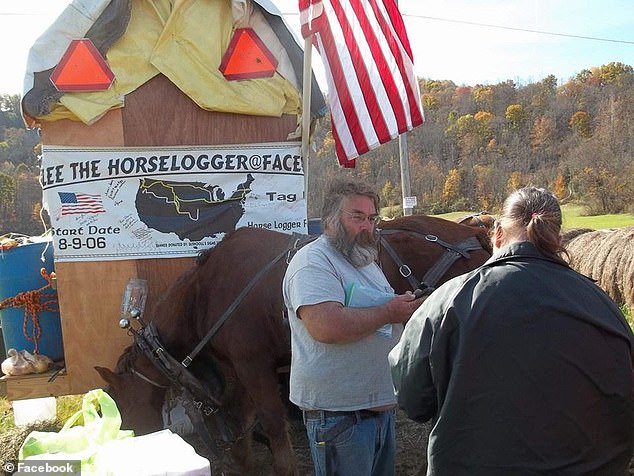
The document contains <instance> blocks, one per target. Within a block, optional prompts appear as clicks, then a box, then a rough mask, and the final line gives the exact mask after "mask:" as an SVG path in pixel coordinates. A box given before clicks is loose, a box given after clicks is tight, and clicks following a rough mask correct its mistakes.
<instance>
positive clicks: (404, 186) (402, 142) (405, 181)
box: [396, 0, 416, 216]
mask: <svg viewBox="0 0 634 476" xmlns="http://www.w3.org/2000/svg"><path fill="white" fill-rule="evenodd" d="M396 6H397V7H398V0H396ZM398 155H399V159H400V160H399V161H400V164H401V199H402V200H401V204H402V205H403V215H404V216H408V215H411V214H412V208H414V205H416V197H412V196H411V188H410V180H409V151H408V148H407V133H405V134H400V135H399V136H398Z"/></svg>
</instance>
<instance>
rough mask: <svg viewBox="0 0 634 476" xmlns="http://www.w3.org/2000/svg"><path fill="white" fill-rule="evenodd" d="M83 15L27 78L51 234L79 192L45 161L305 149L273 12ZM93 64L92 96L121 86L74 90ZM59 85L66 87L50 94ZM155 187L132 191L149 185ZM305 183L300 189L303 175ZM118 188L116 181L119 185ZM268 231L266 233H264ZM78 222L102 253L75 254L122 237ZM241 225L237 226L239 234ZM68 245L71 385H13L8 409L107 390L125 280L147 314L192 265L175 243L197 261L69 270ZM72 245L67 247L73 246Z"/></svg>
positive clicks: (36, 49)
mask: <svg viewBox="0 0 634 476" xmlns="http://www.w3.org/2000/svg"><path fill="white" fill-rule="evenodd" d="M84 3H86V2H77V1H76V2H74V3H73V6H74V8H71V7H69V8H67V10H65V11H64V12H63V13H62V15H61V16H60V17H59V19H58V20H57V21H56V22H55V23H54V24H53V25H51V27H50V28H49V30H48V31H47V33H46V34H44V35H43V36H42V37H41V38H40V39H39V40H38V41H37V42H36V44H35V45H34V46H33V48H32V50H31V53H30V57H29V71H27V80H29V79H30V80H31V82H32V87H30V88H29V87H27V90H25V94H24V97H23V103H22V106H23V113H24V117H25V121H26V122H27V125H28V126H29V127H39V128H40V129H41V138H42V143H43V150H44V154H43V155H44V156H43V176H42V180H43V183H44V184H45V187H44V188H45V192H44V195H45V197H44V198H45V202H48V210H49V214H50V215H51V221H52V223H53V228H55V225H56V223H57V224H58V225H59V224H60V223H62V224H63V223H64V222H63V221H60V220H61V218H60V216H59V206H60V204H59V203H56V201H55V200H56V199H57V195H56V194H57V193H58V192H59V191H60V190H64V187H65V186H67V185H68V184H67V183H63V184H62V183H57V184H56V183H55V179H56V178H57V179H58V180H59V178H60V177H59V176H56V173H57V172H59V169H55V167H61V166H59V165H57V166H56V165H55V164H52V165H51V162H50V161H48V162H47V154H50V155H55V154H57V156H60V155H61V156H64V153H67V154H71V155H72V154H77V153H78V154H79V157H89V158H90V157H91V155H90V154H87V153H86V151H93V152H94V151H96V152H94V153H97V152H103V150H104V149H105V150H110V149H112V150H116V151H119V152H120V151H124V152H125V151H126V150H128V149H131V150H133V151H138V150H141V151H144V152H147V153H148V154H150V153H152V152H156V151H159V152H156V155H157V156H160V151H162V150H164V149H165V148H168V149H169V148H177V150H179V151H182V150H188V148H191V149H194V150H200V148H203V149H204V148H211V149H213V150H215V149H214V147H217V146H218V145H220V144H222V147H223V148H224V149H223V150H231V149H232V148H234V149H236V150H240V149H243V148H244V147H245V146H248V145H253V144H265V145H266V144H271V143H275V144H282V145H281V146H280V147H282V148H284V147H285V146H284V144H285V143H289V144H290V143H297V142H296V141H297V140H298V139H297V137H298V132H297V131H299V127H298V126H299V122H300V121H299V118H300V116H301V99H300V98H301V84H302V78H303V73H302V56H303V54H302V50H301V48H300V46H299V44H298V43H297V42H296V40H295V37H294V36H293V34H292V33H291V31H289V29H288V28H287V26H286V25H285V23H284V21H283V19H282V17H281V15H280V13H279V11H277V9H276V8H275V7H274V5H273V4H272V3H271V2H269V1H267V0H256V1H253V2H252V1H250V0H248V1H247V2H233V7H234V9H233V12H232V2H229V1H226V0H208V1H206V2H187V4H186V5H185V4H180V7H177V8H175V9H171V8H170V5H171V3H173V2H169V1H163V2H160V1H159V2H143V1H140V0H121V1H117V0H111V1H110V0H102V1H98V2H91V6H90V7H86V6H85V5H84ZM177 5H178V4H177ZM88 10H89V11H88ZM78 12H79V13H78ZM242 29H244V31H242ZM238 32H241V33H244V32H247V36H248V37H245V36H244V35H243V36H241V37H238ZM86 39H87V40H90V41H89V42H86ZM91 44H92V45H94V49H93V48H92V46H91ZM71 45H73V47H74V53H75V56H73V51H70V48H69V46H71ZM94 51H97V52H98V53H99V54H100V55H101V57H102V58H103V59H102V61H103V62H101V61H100V60H99V57H98V56H95V55H94ZM77 52H79V53H77ZM91 55H92V56H91ZM258 55H259V56H258ZM262 55H264V56H262ZM263 59H264V60H265V61H264V63H266V65H265V66H266V67H268V72H264V73H262V72H261V71H258V64H261V63H262V60H263ZM86 62H88V63H90V64H89V66H90V67H91V68H96V69H97V72H96V73H94V74H96V79H95V77H93V78H92V79H91V78H88V82H89V83H90V81H93V83H95V82H99V81H101V80H102V78H103V77H106V78H107V77H108V75H109V73H108V71H110V72H111V73H112V75H113V76H114V82H113V83H112V84H111V85H109V86H108V87H106V88H103V89H101V90H99V91H91V89H92V88H96V87H98V86H95V85H94V84H93V85H92V86H90V85H88V86H86V85H84V86H82V85H81V84H79V85H77V84H75V85H73V84H72V83H73V82H77V78H76V77H75V76H78V77H79V76H81V75H79V73H76V72H73V71H68V70H66V71H64V70H63V69H62V68H63V66H64V65H66V66H67V67H74V68H79V69H81V68H82V67H84V66H86ZM104 64H105V68H103V65H104ZM69 65H70V66H69ZM100 67H102V68H103V69H99V68H100ZM266 67H265V68H264V69H266ZM271 67H272V71H271ZM254 71H255V73H254ZM93 72H94V71H93ZM267 74H268V76H266V75H267ZM258 75H259V76H258ZM236 78H238V80H235V79H236ZM249 78H254V79H249ZM52 80H53V81H52ZM55 80H58V84H53V83H54V82H55ZM64 81H66V83H64ZM312 82H313V88H312V89H313V95H312V104H311V111H312V117H317V116H318V115H319V114H320V113H321V111H323V110H324V107H325V103H324V100H323V96H322V95H321V93H320V92H319V88H318V86H317V84H316V82H315V80H314V78H312ZM69 84H70V88H71V89H70V90H69V89H67V88H68V87H69ZM73 87H74V89H73ZM82 87H83V88H84V89H83V90H82ZM60 89H61V90H60ZM60 151H61V152H60ZM77 151H79V152H77ZM82 151H83V152H82ZM91 153H92V152H91ZM82 154H83V155H82ZM84 162H85V163H80V164H79V165H78V166H76V167H74V168H73V169H72V170H66V172H68V173H69V174H70V173H71V172H73V173H74V174H75V175H80V176H81V175H83V178H84V180H83V183H84V186H85V188H87V189H88V190H89V191H90V190H91V189H92V187H93V186H94V187H95V188H98V187H99V186H100V185H99V184H100V183H101V182H99V181H100V180H101V179H103V178H104V174H105V172H104V170H103V168H102V169H100V172H99V173H98V174H97V172H96V167H97V165H95V166H92V164H91V163H90V162H91V160H90V159H87V160H85V161H84ZM300 162H301V161H300ZM47 164H48V170H46V168H47ZM91 167H93V168H92V169H91ZM295 167H297V165H295ZM51 168H52V169H51ZM300 168H301V163H300ZM67 169H68V167H67ZM106 172H112V171H111V170H107V171H106ZM172 172H173V170H172ZM207 172H208V171H207ZM207 172H206V173H205V174H202V175H201V176H200V177H198V178H195V179H193V178H192V177H191V175H190V177H189V180H190V181H191V180H197V181H200V182H201V183H206V182H209V174H208V173H207ZM296 172H297V171H296ZM114 175H116V174H114ZM149 175H150V174H148V175H147V176H141V177H139V176H137V177H136V178H135V180H140V181H142V180H144V179H147V178H148V176H149ZM299 175H302V176H303V171H300V173H299ZM106 176H107V175H106ZM115 178H116V177H114V176H112V177H109V178H108V180H110V185H112V181H113V180H114V179H115ZM256 180H257V179H256ZM302 181H303V178H302ZM87 184H90V185H89V186H88V185H87ZM47 186H48V187H49V189H50V190H49V191H48V192H47V191H46V187H47ZM70 190H71V191H70V193H75V192H73V189H72V188H71V189H70ZM47 193H49V196H48V199H47V197H46V194H47ZM271 193H272V192H271ZM111 195H112V196H113V197H114V196H115V195H116V194H115V193H114V192H113V193H111ZM300 197H301V194H300ZM54 199H55V200H54ZM100 199H101V200H102V202H101V203H102V205H104V209H105V211H106V212H110V211H111V210H113V208H110V209H109V208H108V206H106V204H105V201H108V200H110V202H108V205H109V206H110V207H114V204H113V203H111V202H114V200H113V199H111V197H110V196H109V195H108V194H107V193H103V194H101V195H100ZM261 199H262V200H268V201H269V202H270V201H274V199H277V196H273V195H269V196H267V195H266V194H265V193H264V195H262V194H261ZM297 201H298V202H299V205H296V206H295V208H297V206H299V207H300V210H301V207H303V212H301V213H303V216H304V217H305V213H306V210H305V208H306V207H305V200H304V201H303V203H302V200H300V198H299V197H298V199H297ZM120 202H122V203H119V205H118V206H120V207H123V208H126V207H127V208H128V209H127V213H126V214H121V213H120V212H119V215H117V217H119V218H115V220H119V221H118V222H117V223H123V225H122V226H125V222H124V221H123V218H122V217H125V216H128V215H134V214H135V213H136V212H137V210H135V204H134V202H132V203H126V201H125V200H124V199H122V200H120ZM271 205H274V206H277V205H278V204H277V203H273V204H271ZM56 207H57V208H56ZM271 210H274V209H271ZM293 213H299V212H298V211H297V210H295V211H294V212H293ZM101 215H109V213H102V214H101ZM260 217H261V215H260ZM76 218H77V217H76ZM136 218H138V217H135V219H136ZM273 221H274V220H270V221H269V223H273ZM264 222H265V221H264V220H260V222H259V224H260V225H262V223H264ZM81 223H84V225H85V226H86V227H88V226H93V227H95V228H94V229H93V230H92V231H95V233H94V238H95V240H94V241H92V242H90V243H87V242H86V240H84V241H81V240H80V241H77V243H78V246H79V248H84V247H86V245H87V244H91V245H94V246H93V248H94V247H95V246H96V247H99V246H100V244H99V243H102V244H103V243H105V241H99V242H98V241H97V239H99V238H100V237H104V240H105V239H106V237H108V233H109V232H110V233H114V229H115V228H120V227H119V226H118V225H117V223H115V225H116V226H111V227H110V230H108V226H100V224H99V221H94V222H92V221H84V222H81ZM89 223H92V225H90V224H89ZM244 224H246V223H243V222H240V221H237V226H243V225H244ZM301 226H302V227H303V226H305V223H302V224H301ZM63 229H64V227H63V226H61V227H59V226H58V230H57V231H59V232H60V233H61V230H63ZM76 229H77V227H76ZM154 231H156V230H154ZM154 231H153V233H154ZM163 231H164V232H166V230H163ZM166 234H168V233H167V232H166ZM172 235H173V234H172ZM218 236H219V237H221V236H222V234H218ZM61 238H63V239H67V238H68V237H63V236H62V235H61V234H56V236H54V245H55V272H56V275H57V293H58V299H59V309H60V316H61V328H62V335H63V342H64V361H65V372H63V373H60V374H59V375H57V376H56V378H54V379H53V380H50V377H51V374H50V373H49V374H40V375H30V376H24V377H3V379H2V380H1V382H2V386H3V387H4V389H3V392H2V393H3V394H5V395H7V397H8V399H9V400H18V399H25V398H35V397H41V396H51V395H53V396H57V395H64V394H77V393H83V392H86V391H87V390H89V389H92V388H95V387H100V386H102V385H103V382H102V381H101V380H100V378H99V375H98V374H97V372H95V371H94V369H93V367H94V366H96V365H99V366H103V367H108V368H112V367H113V366H114V364H115V362H116V359H117V357H118V356H119V355H120V354H121V352H122V350H123V349H124V347H126V346H127V345H129V344H130V343H131V339H130V337H129V336H128V335H127V334H126V332H124V331H122V330H121V329H120V328H119V326H118V321H119V313H120V304H121V298H122V294H123V292H124V289H125V286H126V283H127V282H128V280H129V279H130V278H133V277H138V278H142V279H145V280H147V282H148V287H149V296H148V302H149V303H154V302H156V300H157V298H158V297H159V296H160V295H161V294H162V293H163V292H164V291H165V290H166V288H167V287H168V286H169V285H170V284H171V283H172V282H173V281H174V279H175V278H176V277H177V276H178V275H180V274H181V273H182V272H183V271H184V270H185V269H186V268H188V267H189V266H190V265H191V264H192V262H193V259H194V257H193V256H194V255H195V254H196V253H195V251H196V249H197V247H196V246H193V247H192V241H193V240H192V239H188V238H184V239H183V238H181V237H178V238H174V237H173V236H172V237H171V238H170V240H167V241H169V242H170V243H178V242H181V243H184V244H185V245H186V247H189V251H190V253H184V254H181V255H178V254H176V255H172V256H170V257H169V258H165V257H156V258H154V257H148V256H151V255H147V256H142V253H137V254H136V255H135V254H131V255H130V258H129V259H120V257H121V256H112V258H113V259H110V258H108V259H100V258H99V256H98V255H96V254H93V255H90V253H88V254H87V256H88V257H87V258H83V259H75V258H74V257H72V256H71V257H70V258H69V257H68V255H67V254H66V256H65V257H62V259H60V254H61V255H63V253H62V252H61V251H60V249H59V247H60V246H59V245H60V239H61ZM119 241H120V242H121V241H125V240H124V239H122V238H119ZM71 243H72V242H71ZM63 244H64V246H65V247H67V248H68V244H69V242H68V241H64V242H63ZM119 244H120V245H121V243H119ZM119 249H121V247H120V248H119ZM103 254H104V255H107V253H103ZM112 255H116V251H115V252H113V253H112ZM49 380H50V381H49Z"/></svg>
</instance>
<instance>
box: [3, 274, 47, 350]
mask: <svg viewBox="0 0 634 476" xmlns="http://www.w3.org/2000/svg"><path fill="white" fill-rule="evenodd" d="M40 274H41V275H42V277H43V278H44V279H45V280H46V282H47V284H46V285H45V286H42V287H41V288H40V289H36V290H34V291H23V292H21V293H18V294H16V295H15V296H13V297H10V298H7V299H5V300H4V301H2V302H0V311H1V310H2V309H6V308H10V307H11V308H20V307H24V320H23V321H22V333H23V334H24V337H25V338H26V339H27V340H28V341H29V342H33V344H34V346H35V348H34V350H33V353H34V354H39V343H40V337H41V336H42V326H41V325H40V317H39V316H40V313H42V312H57V311H58V310H59V303H58V301H57V294H50V293H48V294H46V293H45V292H46V290H48V289H52V288H53V280H54V279H55V273H54V272H53V273H51V274H48V272H47V271H46V268H42V269H41V270H40ZM29 322H31V332H29Z"/></svg>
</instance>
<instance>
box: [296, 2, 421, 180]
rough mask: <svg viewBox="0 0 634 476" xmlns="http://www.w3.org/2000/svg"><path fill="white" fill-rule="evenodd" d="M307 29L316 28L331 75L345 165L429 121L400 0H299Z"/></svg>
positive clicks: (317, 43)
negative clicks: (423, 104) (400, 7)
mask: <svg viewBox="0 0 634 476" xmlns="http://www.w3.org/2000/svg"><path fill="white" fill-rule="evenodd" d="M299 8H300V21H301V24H302V35H304V37H308V35H310V34H313V35H314V37H313V43H314V44H315V46H316V47H317V49H318V51H319V53H320V55H321V57H322V61H323V63H324V68H325V72H326V79H327V81H328V102H329V105H330V113H331V119H332V132H333V136H334V139H335V147H336V152H337V158H338V159H339V163H340V164H341V165H343V166H344V167H354V164H355V158H357V157H359V156H360V155H362V154H364V153H366V152H368V151H369V150H372V149H374V148H376V147H378V146H379V145H380V144H383V143H385V142H388V141H390V140H392V139H394V138H396V137H397V136H398V135H399V134H402V133H404V132H407V131H409V130H411V129H413V128H414V127H416V126H418V125H420V124H422V123H423V120H424V118H423V109H422V106H421V102H420V90H419V87H418V81H417V79H416V75H415V73H414V66H413V62H412V61H413V60H412V52H411V48H410V45H409V40H408V38H407V33H406V31H405V25H404V23H403V19H402V17H401V15H400V12H399V11H398V8H397V6H396V4H395V2H394V0H299Z"/></svg>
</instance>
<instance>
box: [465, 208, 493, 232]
mask: <svg viewBox="0 0 634 476" xmlns="http://www.w3.org/2000/svg"><path fill="white" fill-rule="evenodd" d="M456 223H460V224H461V225H466V226H472V227H476V228H484V229H486V230H491V229H493V225H495V217H494V216H493V215H491V214H490V213H489V212H479V213H474V214H473V215H467V216H465V217H462V218H459V219H457V220H456Z"/></svg>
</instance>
